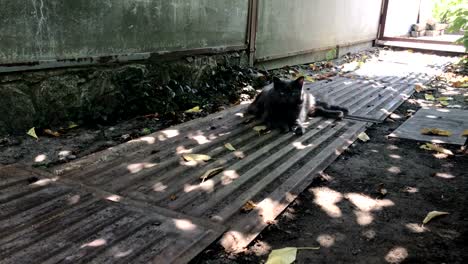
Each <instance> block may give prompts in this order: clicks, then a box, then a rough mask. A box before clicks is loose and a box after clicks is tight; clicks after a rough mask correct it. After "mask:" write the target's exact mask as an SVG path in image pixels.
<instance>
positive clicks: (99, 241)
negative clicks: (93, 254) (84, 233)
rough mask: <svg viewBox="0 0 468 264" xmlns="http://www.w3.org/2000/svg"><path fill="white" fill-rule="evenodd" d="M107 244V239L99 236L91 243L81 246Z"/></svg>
mask: <svg viewBox="0 0 468 264" xmlns="http://www.w3.org/2000/svg"><path fill="white" fill-rule="evenodd" d="M106 244H107V241H106V240H105V239H102V238H99V239H95V240H93V241H91V242H89V243H86V244H83V245H81V247H80V248H87V247H102V246H104V245H106Z"/></svg>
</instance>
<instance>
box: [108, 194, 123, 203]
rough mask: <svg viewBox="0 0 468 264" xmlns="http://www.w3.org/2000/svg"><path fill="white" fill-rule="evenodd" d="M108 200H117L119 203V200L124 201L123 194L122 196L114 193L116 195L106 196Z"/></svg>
mask: <svg viewBox="0 0 468 264" xmlns="http://www.w3.org/2000/svg"><path fill="white" fill-rule="evenodd" d="M106 200H109V201H112V202H116V203H117V202H120V201H122V196H120V195H115V194H114V195H110V196H107V197H106Z"/></svg>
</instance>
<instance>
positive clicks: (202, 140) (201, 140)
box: [189, 135, 211, 145]
mask: <svg viewBox="0 0 468 264" xmlns="http://www.w3.org/2000/svg"><path fill="white" fill-rule="evenodd" d="M189 138H190V139H193V140H195V141H196V142H197V143H198V144H199V145H204V144H207V143H210V142H211V140H210V139H208V138H207V137H206V136H203V135H198V136H191V137H189Z"/></svg>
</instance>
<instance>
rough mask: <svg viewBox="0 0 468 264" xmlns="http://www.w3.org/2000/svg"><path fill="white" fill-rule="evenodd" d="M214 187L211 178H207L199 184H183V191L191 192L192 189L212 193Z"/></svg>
mask: <svg viewBox="0 0 468 264" xmlns="http://www.w3.org/2000/svg"><path fill="white" fill-rule="evenodd" d="M214 187H215V182H214V181H213V180H207V181H204V182H202V183H200V184H195V185H192V184H185V185H184V192H185V193H189V192H193V191H198V190H199V191H204V192H207V193H212V192H213V191H214Z"/></svg>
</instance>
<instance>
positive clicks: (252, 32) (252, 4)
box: [247, 0, 259, 66]
mask: <svg viewBox="0 0 468 264" xmlns="http://www.w3.org/2000/svg"><path fill="white" fill-rule="evenodd" d="M258 2H259V0H249V15H248V26H247V27H248V28H247V44H248V53H249V65H250V66H253V65H254V63H255V46H256V45H255V43H256V40H257V28H258V26H257V25H258Z"/></svg>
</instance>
